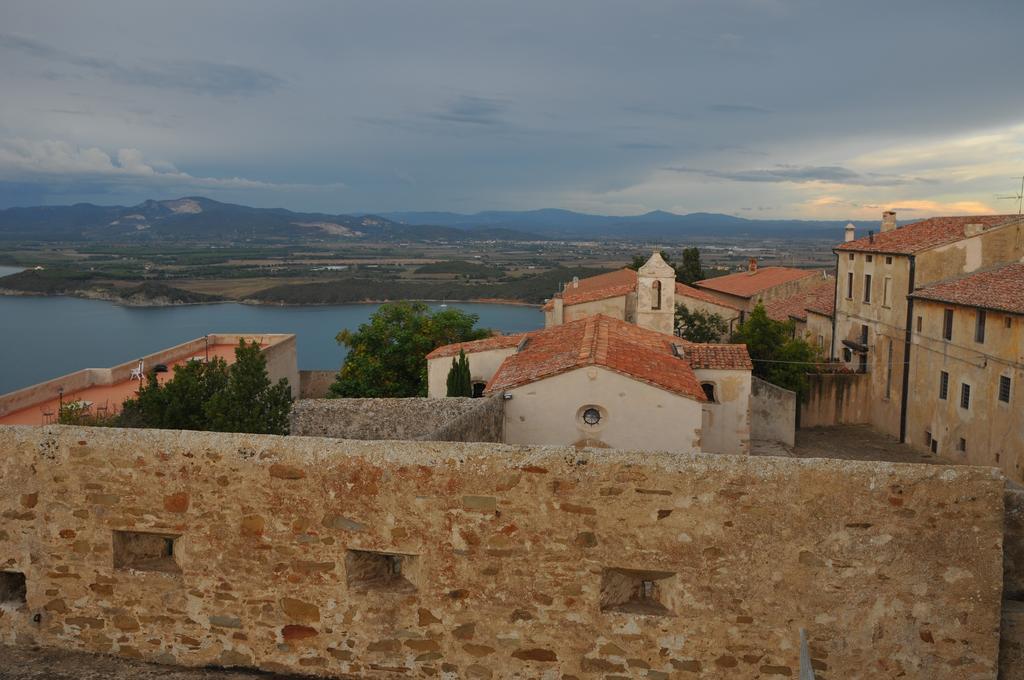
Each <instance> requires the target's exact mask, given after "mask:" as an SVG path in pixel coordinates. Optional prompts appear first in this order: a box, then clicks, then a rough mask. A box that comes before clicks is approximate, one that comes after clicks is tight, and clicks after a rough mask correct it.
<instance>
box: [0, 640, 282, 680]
mask: <svg viewBox="0 0 1024 680" xmlns="http://www.w3.org/2000/svg"><path fill="white" fill-rule="evenodd" d="M298 677H300V676H292V675H274V674H270V673H259V672H244V671H236V670H221V669H213V668H177V667H174V666H160V665H157V664H149V663H142V662H141V661H132V660H130V659H119V658H115V657H112V656H102V655H99V654H84V653H82V652H66V651H61V650H55V649H35V650H32V649H18V648H15V647H4V646H0V680H274V679H278V680H285V679H286V678H298Z"/></svg>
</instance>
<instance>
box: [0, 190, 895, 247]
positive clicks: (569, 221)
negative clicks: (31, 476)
mask: <svg viewBox="0 0 1024 680" xmlns="http://www.w3.org/2000/svg"><path fill="white" fill-rule="evenodd" d="M845 225H846V221H805V220H750V219H745V218H742V217H735V216H732V215H723V214H719V213H689V214H686V215H677V214H674V213H670V212H664V211H660V210H657V211H653V212H649V213H645V214H643V215H632V216H627V217H618V216H610V215H589V214H586V213H578V212H573V211H571V210H558V209H553V208H546V209H543V210H524V211H498V210H490V211H485V212H479V213H474V214H472V215H465V214H461V213H451V212H392V213H383V214H380V215H330V214H325V213H305V212H293V211H291V210H285V209H283V208H252V207H249V206H244V205H235V204H232V203H221V202H219V201H214V200H212V199H209V198H203V197H201V196H188V197H184V198H178V199H173V200H166V201H156V200H149V201H143V202H142V203H139V204H138V205H133V206H100V205H93V204H91V203H78V204H75V205H67V206H40V207H34V208H8V209H6V210H0V239H4V240H39V241H55V240H59V241H79V240H86V241H117V242H125V241H129V242H141V243H145V242H148V241H154V242H158V241H167V240H189V241H201V242H204V241H224V240H228V241H238V240H243V239H261V240H267V239H270V240H274V239H278V240H317V241H346V240H378V241H380V240H384V241H465V240H479V241H537V240H545V239H577V240H586V239H593V238H615V239H622V240H632V239H651V240H666V241H671V240H677V239H678V240H681V239H691V238H695V237H705V238H706V237H709V236H710V237H748V238H793V239H801V238H821V239H828V240H833V241H835V240H838V239H840V238H841V237H842V234H843V227H844V226H845ZM875 226H877V224H876V223H875V222H871V223H868V222H863V223H860V224H858V228H859V229H861V230H866V229H871V228H874V227H875Z"/></svg>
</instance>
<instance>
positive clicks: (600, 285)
mask: <svg viewBox="0 0 1024 680" xmlns="http://www.w3.org/2000/svg"><path fill="white" fill-rule="evenodd" d="M636 278H637V274H636V272H635V271H634V270H632V269H619V270H617V271H613V272H608V273H606V274H598V275H597V276H588V277H587V278H585V279H580V280H579V281H577V282H576V283H575V284H573V283H568V284H566V286H565V290H563V291H561V292H559V293H556V294H555V297H560V298H562V302H563V303H564V304H566V305H578V304H581V303H583V302H593V301H594V300H607V299H608V298H612V297H618V296H620V295H627V294H629V293H632V292H633V291H635V290H636ZM553 306H554V303H553V302H552V301H551V300H548V302H547V303H545V305H544V309H551V308H552V307H553Z"/></svg>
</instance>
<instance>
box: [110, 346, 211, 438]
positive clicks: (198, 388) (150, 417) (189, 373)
mask: <svg viewBox="0 0 1024 680" xmlns="http://www.w3.org/2000/svg"><path fill="white" fill-rule="evenodd" d="M227 382H228V366H227V362H225V361H224V360H223V359H220V358H217V357H214V358H213V359H211V360H210V361H209V362H202V361H188V362H185V363H184V364H181V365H178V366H175V367H174V377H173V378H171V379H170V380H168V381H167V382H165V383H164V384H162V385H161V384H160V382H159V381H158V380H157V374H156V373H155V372H152V373H150V374H149V375H148V376H147V378H146V384H145V385H143V386H142V387H140V388H139V392H138V396H137V397H135V398H134V399H129V400H127V401H125V402H124V404H123V406H122V409H121V418H122V421H123V423H124V425H126V426H128V427H153V428H158V429H164V430H209V429H211V428H210V423H209V418H208V417H207V415H206V411H205V406H206V402H208V401H209V400H210V399H211V398H213V396H214V395H215V394H217V392H219V391H220V390H222V389H224V386H225V385H227Z"/></svg>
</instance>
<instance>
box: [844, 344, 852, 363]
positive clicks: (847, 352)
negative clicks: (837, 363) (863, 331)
mask: <svg viewBox="0 0 1024 680" xmlns="http://www.w3.org/2000/svg"><path fill="white" fill-rule="evenodd" d="M843 361H853V350H851V349H850V348H849V347H844V348H843Z"/></svg>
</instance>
